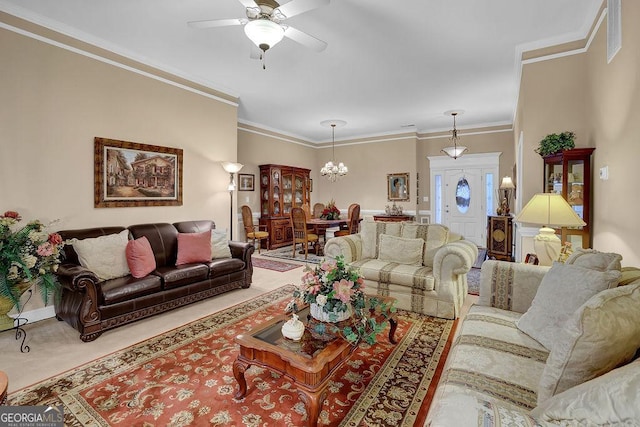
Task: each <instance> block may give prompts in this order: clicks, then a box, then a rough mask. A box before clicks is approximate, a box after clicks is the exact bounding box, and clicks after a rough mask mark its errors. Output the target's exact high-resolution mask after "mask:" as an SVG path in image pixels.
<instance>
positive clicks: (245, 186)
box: [238, 173, 255, 191]
mask: <svg viewBox="0 0 640 427" xmlns="http://www.w3.org/2000/svg"><path fill="white" fill-rule="evenodd" d="M238 180H239V181H240V185H239V186H238V191H253V190H254V189H255V175H254V174H252V173H239V174H238Z"/></svg>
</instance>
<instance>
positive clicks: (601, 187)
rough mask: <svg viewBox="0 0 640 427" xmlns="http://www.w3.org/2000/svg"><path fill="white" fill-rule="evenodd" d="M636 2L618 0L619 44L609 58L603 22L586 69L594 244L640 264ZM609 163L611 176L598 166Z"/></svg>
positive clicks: (638, 6) (639, 78) (639, 63)
mask: <svg viewBox="0 0 640 427" xmlns="http://www.w3.org/2000/svg"><path fill="white" fill-rule="evenodd" d="M639 21H640V3H638V2H637V1H633V0H623V1H622V28H623V31H622V49H621V50H620V51H619V52H618V54H617V55H616V56H615V57H614V59H613V61H611V63H609V64H607V47H606V34H607V26H606V22H605V23H603V25H602V26H601V27H600V30H599V31H598V33H597V35H596V37H595V39H594V40H593V43H592V44H591V48H590V49H589V52H588V54H587V55H586V59H585V66H586V68H587V70H588V73H587V78H586V82H585V92H586V94H587V109H586V126H585V127H586V131H587V138H588V140H589V142H590V144H591V145H592V146H594V147H596V151H595V152H594V162H593V166H594V170H595V173H596V177H595V178H594V186H593V193H594V194H593V200H594V202H595V203H594V209H593V213H594V223H593V231H594V233H593V246H594V247H595V248H597V249H599V250H604V251H612V252H617V253H620V254H622V256H623V257H624V259H623V260H622V263H623V265H633V266H640V231H638V212H639V211H640V193H639V192H638V191H636V190H635V189H634V187H635V183H636V182H637V181H638V178H637V176H638V174H637V173H636V171H637V169H638V164H639V163H638V161H639V160H640V143H639V142H638V141H639V135H640V54H639V52H638V50H639V47H640V28H639V27H638V22H639ZM603 166H608V167H609V180H607V181H602V180H600V179H598V175H597V174H598V170H599V169H600V168H601V167H603Z"/></svg>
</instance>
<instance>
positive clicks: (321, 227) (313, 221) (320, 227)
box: [307, 218, 349, 256]
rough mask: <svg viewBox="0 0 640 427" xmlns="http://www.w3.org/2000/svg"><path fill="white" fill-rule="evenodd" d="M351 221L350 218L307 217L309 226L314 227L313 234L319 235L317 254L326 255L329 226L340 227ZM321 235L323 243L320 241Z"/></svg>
mask: <svg viewBox="0 0 640 427" xmlns="http://www.w3.org/2000/svg"><path fill="white" fill-rule="evenodd" d="M348 223H349V219H348V218H338V219H324V218H307V226H310V228H313V234H316V235H317V236H318V246H317V248H316V255H319V256H322V255H324V243H325V242H326V241H327V237H326V233H327V228H331V227H340V226H341V225H346V224H348ZM320 237H322V243H320Z"/></svg>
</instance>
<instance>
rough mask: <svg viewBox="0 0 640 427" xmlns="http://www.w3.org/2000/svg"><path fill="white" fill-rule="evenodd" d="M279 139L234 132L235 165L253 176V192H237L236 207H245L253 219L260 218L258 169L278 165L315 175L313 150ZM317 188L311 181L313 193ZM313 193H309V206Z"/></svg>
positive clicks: (261, 133)
mask: <svg viewBox="0 0 640 427" xmlns="http://www.w3.org/2000/svg"><path fill="white" fill-rule="evenodd" d="M282 138H284V137H282V136H280V137H276V136H271V134H270V133H269V132H264V131H261V130H259V129H257V128H254V127H251V126H246V125H240V128H239V129H238V161H239V162H240V163H242V164H243V165H244V167H243V168H242V170H241V171H240V173H250V174H253V175H255V179H256V181H255V191H238V193H237V194H238V206H242V205H249V206H250V207H251V210H252V212H253V214H254V216H259V215H260V183H259V182H258V178H259V172H260V168H259V165H266V164H270V163H273V164H278V165H290V166H297V167H300V168H306V169H311V178H312V179H313V178H314V175H313V173H314V172H316V173H317V170H318V169H317V168H316V150H315V149H314V148H313V147H311V146H309V145H308V144H304V143H302V142H300V141H298V140H291V139H288V138H287V140H283V139H282ZM316 184H317V182H316V180H315V179H314V190H315V185H316ZM315 194H316V193H315V192H314V193H311V199H312V205H313V203H314V202H315V197H314V195H315Z"/></svg>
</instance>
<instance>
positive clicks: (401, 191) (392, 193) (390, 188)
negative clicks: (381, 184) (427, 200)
mask: <svg viewBox="0 0 640 427" xmlns="http://www.w3.org/2000/svg"><path fill="white" fill-rule="evenodd" d="M387 200H389V201H390V202H406V201H408V200H409V173H408V172H406V173H390V174H387Z"/></svg>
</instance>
